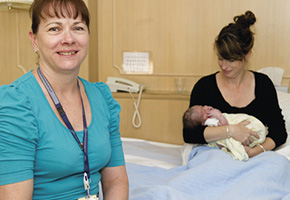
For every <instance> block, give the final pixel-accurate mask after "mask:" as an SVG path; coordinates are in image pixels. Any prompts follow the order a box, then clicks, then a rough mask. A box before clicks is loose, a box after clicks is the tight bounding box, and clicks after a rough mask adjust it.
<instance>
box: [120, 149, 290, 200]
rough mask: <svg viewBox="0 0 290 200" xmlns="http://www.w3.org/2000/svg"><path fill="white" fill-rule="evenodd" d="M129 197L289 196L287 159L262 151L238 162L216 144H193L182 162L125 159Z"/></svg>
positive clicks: (272, 199)
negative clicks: (163, 163) (157, 163)
mask: <svg viewBox="0 0 290 200" xmlns="http://www.w3.org/2000/svg"><path fill="white" fill-rule="evenodd" d="M126 165H127V172H128V177H129V184H130V186H129V188H130V194H129V199H130V200H176V199H182V200H208V199H215V200H218V199H223V200H233V199H235V200H245V199H247V200H277V199H279V200H282V199H283V200H289V199H290V162H289V160H287V159H286V158H285V157H284V156H281V155H279V154H277V153H275V152H265V153H262V154H259V155H258V156H256V157H254V158H251V159H250V160H249V161H248V162H240V161H238V160H234V159H232V157H231V156H229V155H228V154H225V153H224V152H222V151H220V149H217V148H216V147H208V146H197V147H193V149H192V151H191V153H190V155H189V161H188V163H187V165H185V166H178V167H175V168H172V169H161V168H157V167H148V166H142V165H138V164H131V163H127V164H126Z"/></svg>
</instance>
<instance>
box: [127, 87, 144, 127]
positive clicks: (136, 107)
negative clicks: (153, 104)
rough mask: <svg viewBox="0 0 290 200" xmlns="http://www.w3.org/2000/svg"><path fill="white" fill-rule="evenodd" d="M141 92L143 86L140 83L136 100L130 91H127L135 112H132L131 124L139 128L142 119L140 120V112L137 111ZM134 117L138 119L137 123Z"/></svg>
mask: <svg viewBox="0 0 290 200" xmlns="http://www.w3.org/2000/svg"><path fill="white" fill-rule="evenodd" d="M142 92H143V86H142V85H141V86H140V91H139V96H138V101H137V102H136V100H135V98H134V96H133V95H132V93H131V92H130V91H129V93H130V95H131V97H132V99H133V101H134V108H135V112H134V114H133V119H132V125H133V126H134V127H135V128H140V127H141V124H142V120H141V115H140V112H139V105H140V100H141V96H142ZM136 117H137V119H138V124H136V122H135V121H136Z"/></svg>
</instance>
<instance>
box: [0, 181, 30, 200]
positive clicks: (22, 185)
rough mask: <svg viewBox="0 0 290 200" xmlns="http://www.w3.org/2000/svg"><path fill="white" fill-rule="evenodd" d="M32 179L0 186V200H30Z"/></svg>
mask: <svg viewBox="0 0 290 200" xmlns="http://www.w3.org/2000/svg"><path fill="white" fill-rule="evenodd" d="M32 194H33V179H29V180H26V181H21V182H18V183H12V184H8V185H1V186H0V200H19V199H21V200H31V199H32Z"/></svg>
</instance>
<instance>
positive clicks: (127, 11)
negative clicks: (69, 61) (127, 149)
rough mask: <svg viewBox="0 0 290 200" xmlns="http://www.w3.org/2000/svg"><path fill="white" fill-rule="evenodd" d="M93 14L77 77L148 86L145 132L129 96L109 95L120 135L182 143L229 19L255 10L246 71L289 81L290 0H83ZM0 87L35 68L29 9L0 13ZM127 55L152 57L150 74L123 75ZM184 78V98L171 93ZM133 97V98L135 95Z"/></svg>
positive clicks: (143, 105) (214, 67)
mask: <svg viewBox="0 0 290 200" xmlns="http://www.w3.org/2000/svg"><path fill="white" fill-rule="evenodd" d="M85 2H86V3H87V5H88V6H89V9H90V12H91V17H92V18H91V40H90V52H89V55H88V57H87V59H86V61H85V62H84V64H83V65H82V70H81V76H82V77H84V78H87V79H89V80H90V81H106V80H107V77H108V76H117V77H123V78H128V79H130V80H133V81H136V82H139V83H142V84H145V85H146V91H145V93H144V94H143V96H142V100H141V104H140V113H141V117H142V122H143V123H142V126H141V128H139V129H136V128H134V127H133V126H132V124H131V121H132V117H133V112H134V107H133V100H132V99H131V97H130V95H129V94H114V97H115V98H116V99H117V100H118V101H119V102H120V104H121V106H122V112H121V125H120V129H121V133H122V136H127V137H137V138H145V139H152V140H155V141H165V142H170V143H179V144H180V143H182V123H181V117H182V113H183V111H184V110H185V109H186V108H187V106H188V103H189V93H190V91H191V89H192V87H193V85H194V83H195V82H196V81H197V80H198V79H199V78H200V77H201V76H204V75H206V74H209V73H213V72H215V71H217V70H219V69H218V66H217V61H216V57H215V54H214V52H213V42H214V39H215V37H216V35H217V34H218V32H219V31H220V29H221V28H222V27H223V26H225V25H226V24H228V23H229V22H231V21H232V18H233V16H235V15H238V14H242V13H244V12H245V11H246V10H252V11H253V12H254V13H255V15H256V17H257V22H256V24H255V25H254V27H253V30H254V32H255V37H256V42H255V46H254V49H253V54H252V58H251V61H250V62H249V64H248V68H249V69H252V70H257V69H260V68H262V67H267V66H276V67H281V68H284V70H285V72H284V77H283V82H282V85H284V86H289V82H290V59H288V58H289V54H290V37H289V35H290V24H289V21H290V12H289V10H290V1H289V0H275V1H274V0H243V1H235V0H202V1H200V0H85ZM0 22H1V25H2V29H0V37H1V38H2V39H1V40H0V46H1V48H0V71H1V74H0V85H1V84H8V83H11V82H12V81H13V80H15V79H16V78H17V77H19V76H21V75H22V74H23V69H25V71H28V70H30V69H33V68H35V67H36V64H35V62H36V55H35V53H34V51H33V48H32V47H31V44H30V41H29V39H28V31H29V29H30V28H29V27H30V19H29V16H28V12H27V11H3V10H2V11H0ZM124 51H146V52H150V54H151V56H152V57H151V60H152V62H153V73H152V74H144V75H128V74H125V73H124V72H123V69H122V62H123V61H122V53H123V52H124ZM178 78H183V79H184V80H185V92H184V94H175V80H176V79H178ZM135 97H136V98H137V96H135Z"/></svg>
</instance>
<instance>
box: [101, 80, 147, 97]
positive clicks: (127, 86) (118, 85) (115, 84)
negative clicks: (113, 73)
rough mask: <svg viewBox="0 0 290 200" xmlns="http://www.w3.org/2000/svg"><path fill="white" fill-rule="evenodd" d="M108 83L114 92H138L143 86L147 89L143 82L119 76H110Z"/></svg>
mask: <svg viewBox="0 0 290 200" xmlns="http://www.w3.org/2000/svg"><path fill="white" fill-rule="evenodd" d="M107 84H108V85H109V87H110V89H111V91H112V92H117V91H123V92H133V93H137V92H139V91H140V88H141V87H142V89H143V90H144V89H145V87H144V86H143V85H141V84H138V83H135V82H133V81H130V80H128V79H125V78H119V77H108V80H107Z"/></svg>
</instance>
